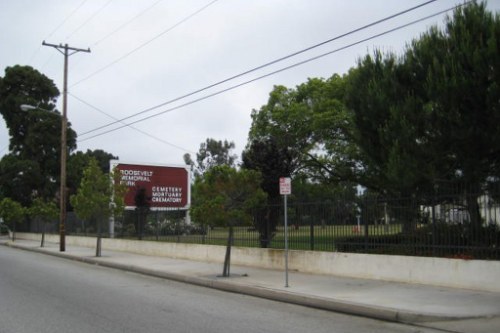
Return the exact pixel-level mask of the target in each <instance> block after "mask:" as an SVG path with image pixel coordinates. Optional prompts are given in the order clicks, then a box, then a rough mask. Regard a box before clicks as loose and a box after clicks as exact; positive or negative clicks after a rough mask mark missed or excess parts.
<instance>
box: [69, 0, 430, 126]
mask: <svg viewBox="0 0 500 333" xmlns="http://www.w3.org/2000/svg"><path fill="white" fill-rule="evenodd" d="M435 1H437V0H430V1H427V2H424V3H422V4H419V5H417V6H414V7H411V8H409V9H406V10H403V11H401V12H398V13H396V14H393V15H390V16H387V17H385V18H383V19H380V20H377V21H375V22H372V23H369V24H367V25H364V26H362V27H360V28H357V29H354V30H351V31H349V32H347V33H344V34H341V35H338V36H335V37H333V38H330V39H328V40H326V41H323V42H321V43H318V44H315V45H312V46H309V47H307V48H305V49H302V50H300V51H296V52H293V53H291V54H289V55H286V56H284V57H281V58H278V59H275V60H273V61H270V62H267V63H265V64H263V65H260V66H257V67H255V68H252V69H250V70H247V71H245V72H243V73H240V74H237V75H234V76H231V77H229V78H227V79H224V80H222V81H219V82H216V83H213V84H211V85H208V86H206V87H204V88H201V89H198V90H195V91H193V92H190V93H188V94H185V95H182V96H180V97H176V98H174V99H171V100H168V101H166V102H163V103H161V104H158V105H155V106H152V107H149V108H147V109H145V110H142V111H139V112H137V113H134V114H132V115H130V116H128V117H125V118H122V119H120V121H115V122H111V123H108V124H105V125H102V126H100V127H97V128H95V129H93V130H90V131H87V132H84V133H81V134H80V135H85V134H89V133H92V132H95V131H98V130H100V129H103V128H106V127H109V126H112V125H114V124H116V123H118V122H121V121H125V120H128V119H130V118H134V117H136V116H139V115H141V114H144V113H147V112H150V111H153V110H155V109H158V108H160V107H162V106H165V105H168V104H172V103H174V102H177V101H179V100H182V99H184V98H187V97H190V96H193V95H195V94H198V93H200V92H203V91H205V90H208V89H211V88H214V87H216V86H219V85H221V84H223V83H226V82H229V81H232V80H234V79H237V78H239V77H242V76H245V75H247V74H250V73H252V72H255V71H257V70H260V69H263V68H265V67H268V66H271V65H274V64H276V63H278V62H281V61H283V60H286V59H289V58H292V57H294V56H297V55H299V54H302V53H304V52H307V51H310V50H312V49H315V48H317V47H320V46H323V45H325V44H327V43H330V42H333V41H336V40H338V39H341V38H343V37H347V36H349V35H352V34H354V33H356V32H359V31H362V30H365V29H367V28H370V27H373V26H375V25H377V24H380V23H382V22H385V21H388V20H390V19H393V18H395V17H397V16H401V15H403V14H406V13H408V12H410V11H413V10H415V9H418V8H420V7H423V6H426V5H429V4H430V3H432V2H435ZM89 77H90V76H89ZM79 82H81V81H79Z"/></svg>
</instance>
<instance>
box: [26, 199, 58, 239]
mask: <svg viewBox="0 0 500 333" xmlns="http://www.w3.org/2000/svg"><path fill="white" fill-rule="evenodd" d="M28 214H29V215H30V216H31V218H38V219H40V220H41V222H42V239H41V241H40V247H43V246H44V244H45V226H46V224H47V223H48V222H50V221H53V220H55V219H57V217H58V216H59V209H58V207H57V205H56V203H55V202H54V201H46V200H44V199H42V198H40V197H38V198H35V199H34V200H33V204H32V205H31V207H30V208H29V209H28Z"/></svg>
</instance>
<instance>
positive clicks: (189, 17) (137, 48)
mask: <svg viewBox="0 0 500 333" xmlns="http://www.w3.org/2000/svg"><path fill="white" fill-rule="evenodd" d="M217 1H218V0H213V1H211V2H209V3H208V4H206V5H205V6H203V7H201V8H200V9H198V10H197V11H195V12H194V13H191V14H190V15H188V16H187V17H185V18H183V19H182V20H180V21H179V22H177V23H176V24H174V25H173V26H171V27H169V28H167V29H165V30H163V31H162V32H161V33H159V34H158V35H156V36H155V37H153V38H151V39H149V40H147V41H146V42H144V43H142V44H141V45H139V46H137V47H135V48H134V49H132V50H131V51H129V52H127V53H125V54H124V55H123V56H121V57H119V58H118V59H115V60H113V61H112V62H110V63H109V64H107V65H105V66H103V67H101V68H100V69H98V70H96V71H95V72H93V73H91V74H89V75H87V76H86V77H84V78H82V79H80V80H78V81H77V82H75V83H73V84H72V85H71V86H70V87H74V86H76V85H78V84H80V83H82V82H84V81H86V80H88V79H90V78H91V77H93V76H95V75H97V74H99V73H101V72H103V71H104V70H106V69H108V68H109V67H111V66H113V65H115V64H117V63H118V62H120V61H122V60H123V59H125V58H127V57H128V56H130V55H131V54H133V53H135V52H137V51H139V50H140V49H142V48H143V47H145V46H146V45H148V44H150V43H152V42H153V41H155V40H156V39H158V38H160V37H161V36H163V35H164V34H166V33H168V32H170V31H171V30H173V29H175V28H177V27H178V26H179V25H181V24H183V23H184V22H186V21H188V20H190V19H191V18H193V17H194V16H196V15H197V14H199V13H201V12H202V11H204V10H205V9H207V8H208V7H210V6H211V5H213V4H214V3H216V2H217Z"/></svg>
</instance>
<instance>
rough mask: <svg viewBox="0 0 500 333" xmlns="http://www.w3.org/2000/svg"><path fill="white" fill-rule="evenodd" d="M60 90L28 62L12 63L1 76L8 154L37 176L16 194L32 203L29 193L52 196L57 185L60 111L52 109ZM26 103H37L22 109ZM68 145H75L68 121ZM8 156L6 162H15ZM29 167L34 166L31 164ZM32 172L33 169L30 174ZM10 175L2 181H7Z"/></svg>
mask: <svg viewBox="0 0 500 333" xmlns="http://www.w3.org/2000/svg"><path fill="white" fill-rule="evenodd" d="M58 96H59V90H58V89H57V87H56V86H55V84H54V82H53V81H52V80H50V79H49V78H47V77H46V76H45V75H43V74H41V73H40V72H38V71H37V70H35V69H33V68H32V67H29V66H18V65H17V66H14V67H7V68H6V69H5V76H4V77H3V78H2V77H0V113H1V114H2V116H3V118H4V119H5V123H6V125H7V128H8V130H9V135H10V144H9V148H10V154H9V155H10V156H13V157H14V158H15V159H16V160H17V161H15V163H17V164H22V165H23V166H25V167H28V166H29V164H30V163H34V164H36V166H37V169H38V170H37V171H36V172H35V173H37V174H38V175H37V178H38V179H37V180H36V181H32V182H31V183H30V185H31V186H33V187H31V188H29V189H26V190H25V191H28V192H29V193H27V192H24V193H19V192H20V190H17V192H18V193H17V194H16V197H18V198H22V200H23V203H24V202H25V201H26V200H27V201H28V202H27V203H26V204H30V203H31V193H32V191H36V193H37V195H39V196H42V197H44V198H52V197H54V196H55V194H56V192H57V190H58V188H59V186H58V185H57V183H56V182H57V180H58V179H59V171H60V155H61V154H60V149H61V148H60V147H61V135H60V133H61V115H60V113H59V112H57V111H55V102H56V100H57V97H58ZM22 104H29V105H33V106H36V107H38V108H37V109H34V110H29V111H22V110H21V108H20V106H21V105H22ZM67 134H68V135H67V140H68V141H67V147H68V150H69V151H71V150H73V149H74V148H75V147H76V133H75V132H74V131H73V130H72V129H71V127H70V125H68V133H67ZM15 163H14V162H13V160H12V158H10V160H9V161H8V162H7V164H8V166H11V165H13V164H15ZM30 168H31V169H32V170H34V168H32V167H30ZM33 174H34V173H32V175H33ZM9 182H10V181H9V179H6V181H5V182H4V183H3V184H6V185H7V186H10V187H11V188H15V185H13V184H9Z"/></svg>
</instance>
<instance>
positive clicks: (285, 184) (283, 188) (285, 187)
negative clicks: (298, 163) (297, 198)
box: [280, 177, 292, 288]
mask: <svg viewBox="0 0 500 333" xmlns="http://www.w3.org/2000/svg"><path fill="white" fill-rule="evenodd" d="M280 194H281V195H283V201H284V210H285V214H284V215H285V287H286V288H288V287H289V286H288V207H287V196H288V195H289V194H292V180H291V178H289V177H281V178H280Z"/></svg>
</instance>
